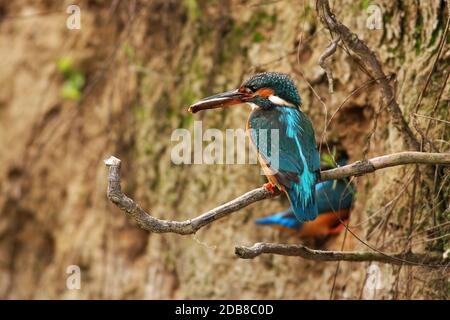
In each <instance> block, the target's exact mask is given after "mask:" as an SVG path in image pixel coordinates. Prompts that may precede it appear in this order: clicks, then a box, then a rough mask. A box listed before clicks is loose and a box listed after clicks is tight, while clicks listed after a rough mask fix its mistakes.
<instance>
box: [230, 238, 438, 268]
mask: <svg viewBox="0 0 450 320" xmlns="http://www.w3.org/2000/svg"><path fill="white" fill-rule="evenodd" d="M235 253H236V255H237V256H238V257H239V258H242V259H253V258H255V257H257V256H259V255H261V254H265V253H269V254H280V255H284V256H299V257H302V258H304V259H309V260H315V261H355V262H367V261H376V262H381V263H389V264H395V265H411V266H417V265H424V266H428V267H442V266H443V263H444V261H445V259H444V257H443V255H442V254H441V253H438V252H429V253H426V254H424V253H412V252H407V253H389V254H382V253H379V252H369V251H324V250H314V249H310V248H308V247H305V246H303V245H287V244H275V243H256V244H254V245H253V246H251V247H245V246H239V247H236V248H235Z"/></svg>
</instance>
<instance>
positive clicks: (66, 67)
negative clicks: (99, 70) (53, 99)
mask: <svg viewBox="0 0 450 320" xmlns="http://www.w3.org/2000/svg"><path fill="white" fill-rule="evenodd" d="M56 69H57V70H58V71H59V72H60V73H61V74H62V75H63V77H64V83H63V86H62V88H61V97H63V98H64V99H67V100H72V101H78V100H80V99H81V96H82V89H83V87H84V84H85V82H86V79H85V76H84V74H83V73H82V72H81V71H80V70H79V69H78V68H76V67H75V66H74V62H73V60H72V58H70V57H61V58H60V59H58V61H57V62H56Z"/></svg>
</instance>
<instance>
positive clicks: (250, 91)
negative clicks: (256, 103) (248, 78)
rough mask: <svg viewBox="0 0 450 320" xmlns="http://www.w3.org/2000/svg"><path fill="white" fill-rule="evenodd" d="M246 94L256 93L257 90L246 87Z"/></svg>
mask: <svg viewBox="0 0 450 320" xmlns="http://www.w3.org/2000/svg"><path fill="white" fill-rule="evenodd" d="M243 89H244V92H245V93H254V92H255V91H256V89H255V88H254V87H251V86H250V87H244V88H243Z"/></svg>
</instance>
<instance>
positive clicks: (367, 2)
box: [360, 0, 370, 10]
mask: <svg viewBox="0 0 450 320" xmlns="http://www.w3.org/2000/svg"><path fill="white" fill-rule="evenodd" d="M360 5H361V9H363V10H367V8H369V6H370V0H362V1H361V4H360Z"/></svg>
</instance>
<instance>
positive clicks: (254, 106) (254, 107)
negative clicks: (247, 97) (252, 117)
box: [247, 102, 259, 110]
mask: <svg viewBox="0 0 450 320" xmlns="http://www.w3.org/2000/svg"><path fill="white" fill-rule="evenodd" d="M247 104H248V105H249V106H250V107H251V108H252V110H256V109H259V106H258V105H257V104H256V103H253V102H247Z"/></svg>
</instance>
